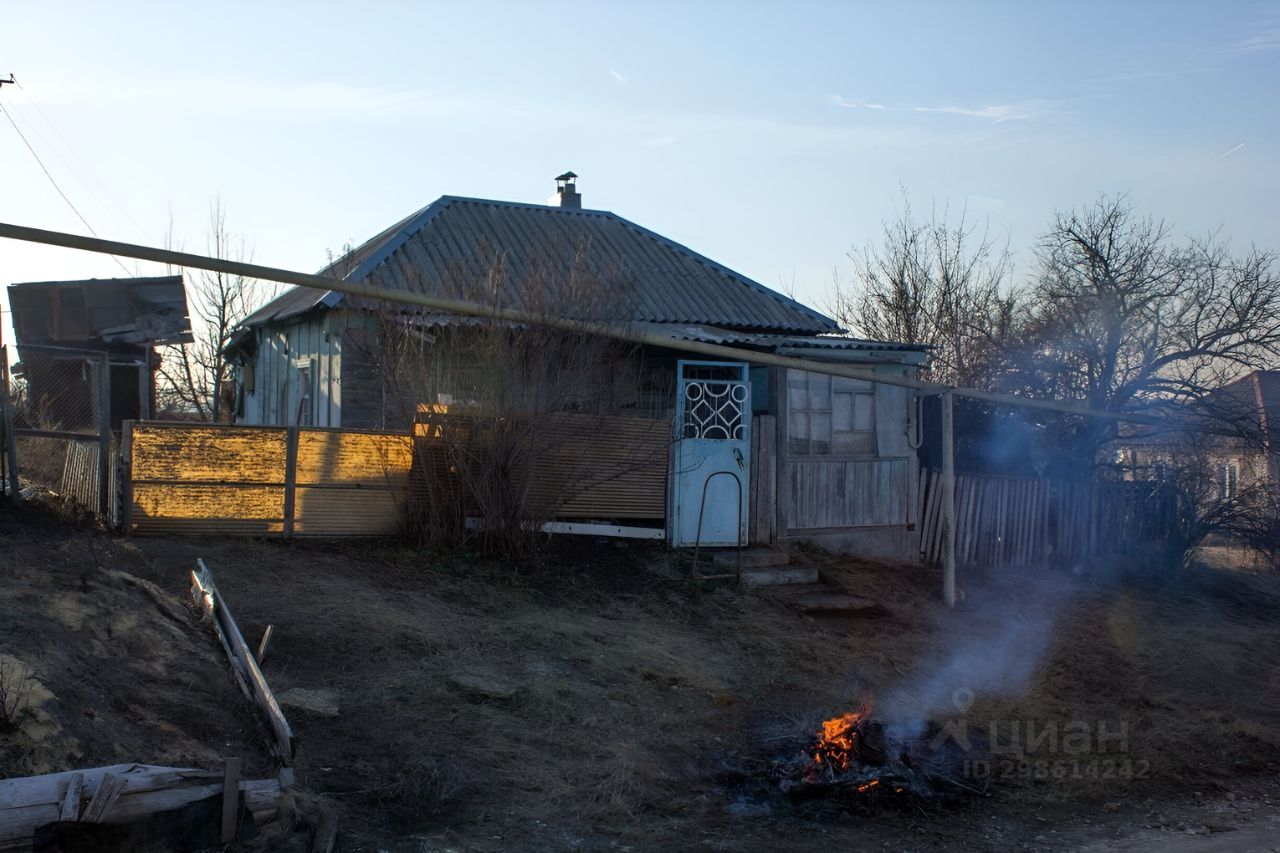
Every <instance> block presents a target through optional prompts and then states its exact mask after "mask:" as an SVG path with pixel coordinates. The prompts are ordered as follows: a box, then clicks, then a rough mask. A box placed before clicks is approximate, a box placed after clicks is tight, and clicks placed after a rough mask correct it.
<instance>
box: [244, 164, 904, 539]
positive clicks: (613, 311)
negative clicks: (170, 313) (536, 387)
mask: <svg viewBox="0 0 1280 853" xmlns="http://www.w3.org/2000/svg"><path fill="white" fill-rule="evenodd" d="M574 178H575V176H573V175H572V174H567V175H563V176H561V178H560V179H558V181H559V186H558V201H559V203H558V204H549V205H535V204H522V203H516V202H506V201H491V200H485V199H476V198H462V197H457V196H443V197H441V198H439V199H437V200H436V201H434V202H432V203H431V204H429V205H427V206H426V207H425V208H423V209H422V210H419V211H417V212H416V213H414V214H412V215H410V216H408V217H406V218H405V219H403V220H401V221H400V222H398V223H396V224H394V225H392V226H391V227H389V228H387V229H386V230H385V231H383V232H382V233H381V234H378V235H377V236H375V237H373V238H372V239H370V240H368V241H367V242H365V243H364V244H362V245H360V246H358V247H356V248H355V249H353V250H352V251H350V252H349V253H347V254H346V255H345V256H344V257H342V258H340V259H338V260H337V261H335V262H333V263H332V264H330V265H329V266H328V267H326V268H325V269H324V270H322V272H321V274H322V275H326V276H331V277H338V278H342V279H345V280H347V281H352V282H364V283H368V284H371V285H376V286H379V287H384V288H392V289H398V290H415V291H422V292H428V293H433V294H437V295H446V296H461V297H465V298H470V299H488V300H492V302H493V304H498V305H502V306H505V307H520V308H526V309H536V308H538V306H539V305H542V306H544V307H545V303H546V300H547V299H548V295H547V294H548V293H549V292H551V293H552V294H553V295H556V296H557V297H558V298H561V299H564V298H565V293H568V294H569V297H568V300H567V301H565V302H564V303H563V306H564V309H565V310H568V311H572V310H577V308H576V307H577V306H579V305H580V304H581V299H582V298H584V297H582V296H581V295H580V289H579V285H580V283H581V281H582V280H584V279H589V280H591V281H594V282H596V283H597V284H598V285H601V286H598V287H597V288H596V289H595V290H594V291H593V292H592V293H591V295H589V296H588V297H585V298H588V299H594V300H596V303H595V305H594V307H592V308H591V310H590V311H587V309H582V310H583V311H584V312H585V313H587V314H590V315H591V316H590V319H593V320H596V321H604V322H617V323H620V324H626V325H628V326H630V327H633V328H640V329H644V330H646V331H650V332H655V333H657V334H659V335H661V336H663V337H666V338H669V339H670V340H671V341H672V342H673V345H674V344H676V343H677V342H680V341H703V342H711V343H716V344H723V345H727V346H731V347H734V348H737V349H741V350H743V351H744V352H768V353H780V354H785V355H795V356H803V357H805V358H810V359H817V360H822V361H829V362H838V363H847V364H857V365H863V366H867V367H870V368H872V369H873V370H875V371H877V372H882V373H885V374H892V375H895V376H902V375H914V374H915V372H916V370H917V367H918V366H919V365H920V364H922V363H923V361H924V359H925V357H926V353H925V352H924V348H923V347H920V346H915V345H908V344H900V343H892V342H875V341H863V340H856V339H852V338H849V337H844V336H841V335H840V334H839V332H840V330H839V329H838V328H837V325H836V323H835V321H834V320H832V319H831V318H829V317H826V316H824V315H823V314H821V313H819V312H817V311H814V310H813V309H811V308H808V307H806V306H804V305H801V304H800V303H798V302H796V301H795V300H793V299H790V298H788V297H786V296H784V295H783V294H781V293H778V292H776V291H774V290H771V289H770V288H768V287H765V286H764V285H762V284H760V283H758V282H756V281H753V280H751V279H750V278H747V277H746V276H744V275H741V274H739V273H737V272H734V271H733V270H731V269H729V268H727V267H725V266H723V265H721V264H718V263H716V262H715V261H712V260H710V259H708V258H706V257H704V256H702V255H700V254H698V253H697V252H694V251H692V250H691V249H688V248H686V247H685V246H682V245H680V244H679V243H676V242H675V241H673V240H670V239H668V238H666V237H663V236H661V235H659V234H656V233H654V232H652V231H649V230H648V229H645V228H643V227H641V226H639V225H637V224H635V223H633V222H630V221H628V220H626V219H623V218H622V217H620V216H618V215H616V214H614V213H610V212H608V211H602V210H590V209H584V208H582V206H581V196H580V195H579V193H578V192H577V189H576V186H575V182H574ZM548 282H550V285H549V284H548ZM575 300H577V301H575ZM605 315H607V316H605ZM388 318H390V320H391V321H393V322H398V323H401V324H402V325H403V326H404V328H405V329H406V330H407V333H409V334H412V335H414V336H415V340H419V341H424V342H427V346H428V350H429V352H430V353H431V355H430V358H429V359H428V363H426V364H424V365H423V366H422V370H423V371H426V372H431V371H435V370H439V369H440V365H444V364H452V365H454V366H455V367H457V366H458V365H460V364H461V365H462V366H463V367H465V362H466V356H465V355H460V354H459V353H464V352H465V345H464V344H465V340H466V337H467V334H468V332H467V330H468V327H473V326H474V325H475V323H476V321H475V320H473V319H468V318H460V317H454V316H440V315H426V314H423V313H413V314H410V313H401V312H399V311H394V310H390V311H389V310H388V309H386V308H385V307H383V308H379V307H378V306H375V305H372V304H369V303H367V302H365V301H363V300H358V299H354V298H351V297H348V296H344V295H343V294H340V293H336V292H327V293H324V292H318V291H316V290H314V289H307V288H295V289H292V290H289V291H286V292H285V293H283V294H281V295H280V296H279V297H278V298H277V299H275V300H273V301H272V302H270V303H268V304H267V305H265V306H264V307H263V308H261V309H260V310H258V311H256V312H255V313H254V314H253V315H252V316H250V317H248V318H247V319H246V320H245V321H244V322H243V324H242V325H241V327H240V329H239V331H238V332H237V335H236V337H235V340H234V343H233V347H232V349H233V361H235V362H236V363H237V365H238V367H237V382H238V394H239V404H238V405H239V416H238V419H239V421H240V422H242V423H246V424H273V425H282V424H283V425H307V426H325V427H342V428H353V427H357V428H380V429H406V428H408V427H409V425H410V424H409V422H408V421H409V420H410V419H411V413H412V411H413V409H412V407H411V406H410V407H406V406H404V405H402V404H403V403H404V402H405V401H403V400H397V399H395V398H396V397H397V392H395V391H394V390H392V389H390V388H389V387H388V384H387V382H386V381H385V377H384V376H382V375H380V371H383V370H385V365H386V363H387V362H388V361H389V356H387V355H386V353H385V351H384V350H381V349H379V347H380V346H384V345H383V344H380V343H379V338H378V337H377V335H376V334H374V331H375V329H376V328H377V327H378V324H379V323H383V324H385V323H386V322H387V320H388ZM518 367H519V366H515V365H513V366H511V369H518ZM464 372H465V371H458V370H455V371H454V373H453V375H455V376H456V375H461V373H464ZM463 384H465V383H463ZM591 393H594V394H596V395H599V396H604V395H608V396H609V398H610V400H611V411H614V412H616V413H618V414H621V415H626V416H628V417H632V418H649V419H653V420H655V421H668V422H670V421H672V420H673V419H674V421H675V424H676V428H675V429H673V430H672V431H671V435H672V436H673V442H672V449H671V460H670V462H669V464H667V465H666V467H667V475H666V477H667V483H668V489H667V495H666V498H665V506H664V505H663V501H662V499H661V498H660V499H659V501H658V504H657V506H658V509H657V510H653V509H650V510H647V512H648V513H649V517H646V518H638V517H636V516H635V515H625V514H622V513H621V512H619V513H617V514H614V515H612V516H607V517H602V518H601V519H597V520H611V521H614V522H624V523H627V524H630V525H649V526H651V527H661V528H663V529H665V531H666V536H667V538H668V540H669V541H671V542H672V543H674V544H677V545H683V544H693V542H694V541H695V540H696V539H698V538H699V534H698V531H697V529H696V528H697V525H698V522H697V518H698V515H699V513H700V512H701V506H702V504H703V503H704V501H703V496H704V495H705V496H706V500H705V505H706V506H708V507H710V509H708V510H706V512H705V516H706V517H705V518H703V519H702V522H701V524H702V531H701V536H700V538H701V541H702V542H703V543H707V544H713V545H717V544H718V545H725V544H732V543H734V542H735V541H737V540H738V539H739V536H740V531H745V530H746V529H747V527H748V525H747V523H746V519H747V518H748V517H751V518H752V519H753V521H752V523H751V524H750V529H751V531H752V534H751V535H752V538H753V539H755V540H756V541H762V542H776V541H793V540H796V539H801V538H804V539H815V540H819V541H822V542H824V543H826V544H828V545H831V546H834V547H839V548H845V549H852V550H857V551H862V552H868V553H881V554H892V555H896V556H902V557H912V556H914V555H915V554H916V553H917V547H918V546H917V543H916V541H915V535H914V534H913V533H912V532H911V530H912V526H913V525H914V523H915V512H916V496H915V488H916V486H915V484H916V481H917V477H916V472H917V464H916V452H915V449H914V445H915V442H913V440H912V432H913V430H914V419H913V409H914V407H913V403H912V399H911V397H910V395H909V394H908V392H907V391H906V389H903V388H899V387H892V386H888V385H882V384H872V383H868V382H861V381H856V380H849V379H841V378H832V377H830V376H827V375H823V374H816V373H807V372H803V371H795V370H784V369H781V368H775V367H750V366H749V365H747V364H746V363H745V362H741V363H739V362H732V361H730V362H708V361H707V360H705V359H702V360H700V359H697V358H694V357H690V356H688V355H686V354H683V353H681V352H680V351H679V350H677V349H675V348H674V346H673V348H664V347H643V348H641V349H640V350H639V351H638V352H636V353H634V354H633V355H632V356H631V357H630V358H629V359H628V360H627V362H626V363H625V364H621V365H618V366H617V368H616V370H615V371H614V374H613V376H612V377H611V378H610V379H609V380H608V381H606V382H601V383H599V387H596V388H594V389H592V391H591ZM420 396H427V397H429V399H417V400H411V401H409V402H410V403H417V404H424V405H433V404H434V405H441V406H448V405H453V404H458V403H464V402H465V401H466V400H467V399H468V392H467V389H466V388H465V387H445V386H443V385H442V386H439V387H435V386H433V393H431V394H430V395H420ZM753 415H754V416H755V421H754V424H755V425H756V426H757V427H759V429H757V430H753V428H752V426H753V418H752V416H753ZM762 419H763V420H762ZM773 424H776V429H775V428H772V425H773ZM766 427H767V428H766ZM663 429H665V427H664V428H663ZM753 432H754V433H756V434H754V435H753ZM761 442H764V443H765V445H766V446H764V447H763V448H761ZM762 451H763V452H762ZM753 454H754V455H753ZM752 459H756V460H762V459H763V460H765V461H757V463H756V465H754V466H753V465H752V464H751V460H752ZM690 460H693V461H692V462H691V461H690ZM763 467H767V468H768V470H767V471H766V470H756V469H760V468H763ZM720 474H724V475H726V476H719V475H720ZM735 480H736V481H738V484H740V486H741V492H742V500H743V505H742V510H741V512H742V515H741V517H739V518H735V514H736V504H737V498H738V494H737V490H738V487H737V485H735V484H734V481H735ZM598 511H600V510H598ZM604 511H607V510H604ZM762 512H763V513H765V514H767V515H768V516H769V517H768V518H767V519H763V520H761V519H760V514H761V513H762ZM726 513H727V515H726ZM658 514H661V516H662V517H654V516H655V515H658Z"/></svg>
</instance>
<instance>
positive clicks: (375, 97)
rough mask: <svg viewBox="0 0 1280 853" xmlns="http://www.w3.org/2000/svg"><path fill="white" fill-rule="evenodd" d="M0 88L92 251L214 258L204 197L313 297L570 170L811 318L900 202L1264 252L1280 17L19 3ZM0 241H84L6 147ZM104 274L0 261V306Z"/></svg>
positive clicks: (1, 60) (1001, 230)
mask: <svg viewBox="0 0 1280 853" xmlns="http://www.w3.org/2000/svg"><path fill="white" fill-rule="evenodd" d="M9 72H12V73H13V74H15V75H16V76H17V78H18V81H19V82H20V83H21V84H22V85H23V89H19V88H18V87H16V86H4V87H0V104H2V105H3V106H4V107H5V108H6V109H8V110H10V111H11V113H12V115H13V116H14V118H15V120H16V121H17V122H18V124H19V126H20V127H22V129H23V131H24V132H25V133H26V135H27V138H28V139H29V140H30V141H31V143H32V145H33V146H34V147H35V148H36V150H37V152H38V153H39V154H40V156H41V157H42V158H43V159H44V162H45V165H46V166H47V167H48V168H49V170H50V171H51V172H52V173H53V175H54V177H55V178H56V179H57V181H58V183H59V184H60V185H61V187H62V189H63V190H64V191H65V192H66V194H67V195H68V196H69V197H70V198H71V200H72V201H73V202H74V203H75V204H76V206H77V207H79V209H80V210H81V212H82V213H83V214H84V216H85V218H86V219H87V220H88V221H89V223H90V224H91V225H92V226H93V228H94V229H95V230H96V231H97V232H98V233H99V234H100V235H101V236H104V237H111V238H117V239H122V240H128V241H137V242H146V243H152V244H159V243H160V242H161V241H162V239H163V236H164V234H165V231H166V229H167V227H168V223H169V218H170V213H171V212H172V217H173V221H174V231H175V234H176V240H177V242H179V243H181V244H182V245H183V246H184V247H185V248H187V249H189V250H194V251H199V250H202V249H203V245H204V231H205V228H206V221H207V208H208V204H209V200H210V198H211V197H212V196H214V195H220V196H221V198H222V200H223V203H224V204H225V206H226V208H227V210H228V215H229V224H230V225H231V227H232V229H233V230H235V231H237V232H240V233H242V234H243V235H244V237H245V238H246V240H247V241H248V243H249V244H251V245H252V247H253V251H254V259H255V260H257V261H259V262H262V263H267V264H273V265H279V266H285V267H292V268H299V269H303V270H308V271H310V270H315V269H317V268H319V267H320V266H321V265H322V264H323V263H324V261H325V256H326V250H338V249H340V247H341V246H342V245H343V243H345V242H347V241H360V240H363V239H365V238H367V237H369V236H371V235H372V234H374V233H375V232H377V231H379V230H380V229H382V228H384V227H385V226H387V225H389V224H391V223H392V222H394V221H396V220H397V219H399V218H400V217H402V216H404V215H405V214H407V213H409V212H411V211H413V210H416V209H417V208H419V207H421V206H423V205H425V204H427V203H428V202H430V201H431V200H433V199H435V198H436V197H438V196H440V195H443V194H454V195H471V196H481V197H488V198H500V199H511V200H517V201H525V202H541V201H544V200H546V199H547V198H548V197H549V196H550V195H551V192H552V190H553V182H552V178H553V177H554V176H555V175H557V174H559V173H560V172H562V171H564V170H566V169H572V170H574V171H575V172H577V173H578V174H579V175H581V176H582V177H581V180H580V183H579V186H580V189H581V191H582V193H583V196H584V201H585V204H586V206H588V207H598V208H604V209H608V210H613V211H615V212H617V213H618V214H620V215H622V216H625V217H628V218H630V219H632V220H634V221H636V222H638V223H640V224H642V225H644V226H646V227H648V228H651V229H654V230H656V231H658V232H660V233H662V234H665V235H667V236H669V237H671V238H673V239H675V240H678V241H680V242H682V243H685V244H686V245H688V246H690V247H692V248H694V249H696V250H698V251H700V252H703V253H704V254H707V255H709V256H710V257H712V258H714V259H716V260H718V261H720V262H722V263H725V264H727V265H728V266H730V267H733V268H735V269H737V270H739V271H741V272H743V273H745V274H747V275H750V276H753V277H754V278H756V279H758V280H760V281H762V282H764V283H766V284H769V285H771V286H775V287H777V286H779V284H780V283H785V285H786V287H787V288H791V287H794V291H795V294H796V295H797V297H798V298H800V299H801V300H802V301H805V302H808V303H810V304H813V305H815V306H818V307H822V306H823V305H824V304H825V302H826V300H827V299H828V295H829V291H830V283H831V277H832V271H833V270H835V269H837V268H839V269H840V271H841V272H842V273H843V274H845V275H846V277H847V274H848V270H849V263H848V261H847V259H846V257H845V254H846V252H848V251H849V249H850V248H851V247H853V246H854V245H859V244H862V243H864V242H865V241H866V240H867V239H869V238H872V237H874V236H875V235H876V234H877V232H878V229H879V224H880V222H881V220H883V219H885V218H889V217H892V216H893V214H894V210H895V204H896V202H897V195H898V192H897V187H898V185H899V184H902V185H904V186H905V187H906V188H907V189H908V190H909V192H910V193H911V195H912V198H913V201H914V202H915V204H916V205H917V207H922V208H927V206H928V205H929V204H930V203H931V202H932V201H934V200H936V201H937V202H938V203H943V202H949V203H950V205H951V206H952V207H953V208H958V207H960V206H962V205H967V206H968V210H969V213H970V215H971V216H975V215H976V216H978V217H980V218H981V221H982V222H984V223H989V227H990V229H991V231H992V232H993V233H994V234H996V235H1000V236H1001V237H1003V236H1004V235H1006V234H1007V235H1008V237H1009V239H1010V240H1011V243H1012V246H1013V247H1014V249H1015V250H1017V251H1019V252H1021V253H1022V254H1021V255H1020V257H1021V258H1023V259H1025V250H1026V247H1027V246H1029V245H1030V244H1031V243H1032V242H1033V240H1034V238H1035V236H1036V235H1037V234H1038V233H1039V232H1040V231H1041V230H1042V229H1043V227H1044V224H1045V222H1046V221H1047V220H1048V218H1049V216H1050V215H1051V213H1052V212H1053V210H1054V209H1055V208H1067V207H1071V206H1074V205H1079V204H1084V203H1088V202H1089V201H1090V200H1092V199H1093V198H1094V197H1095V196H1096V195H1097V194H1098V193H1099V192H1104V191H1105V192H1128V193H1130V194H1131V196H1132V199H1133V201H1134V202H1135V204H1136V205H1137V206H1138V207H1139V208H1141V209H1143V210H1145V211H1149V212H1152V213H1154V214H1156V215H1158V216H1163V217H1165V218H1166V219H1168V220H1169V221H1170V222H1172V223H1173V224H1174V225H1175V227H1176V228H1177V229H1178V230H1179V231H1180V232H1184V233H1203V232H1204V231H1207V230H1210V229H1218V228H1221V229H1222V231H1223V233H1225V234H1227V235H1230V236H1231V237H1232V238H1233V240H1234V241H1235V242H1236V244H1237V245H1240V246H1241V247H1244V246H1247V245H1248V244H1249V243H1251V242H1256V243H1258V244H1259V245H1262V246H1266V247H1269V248H1274V249H1280V169H1278V168H1277V167H1278V166H1280V157H1278V156H1277V154H1278V153H1280V141H1278V139H1280V134H1278V133H1277V131H1278V130H1280V96H1278V95H1277V93H1278V92H1280V3H1274V2H1272V3H1262V2H1245V3H1229V2H1214V3H1210V2H1205V3H1201V4H1191V3H1172V2H1161V3H1136V2H1134V3H1085V2H1069V3H1068V2H1063V3H995V2H990V3H973V2H969V3H959V2H955V3H887V2H886V3H852V2H844V3H803V2H790V3H786V4H783V3H776V4H765V3H759V4H756V3H713V2H688V3H679V4H677V3H671V4H664V3H659V2H652V0H646V2H632V3H621V2H609V3H549V2H548V3H533V2H529V3H519V4H515V3H512V4H501V3H488V4H486V3H480V2H468V3H461V2H458V3H430V4H429V3H409V2H402V3H395V2H384V3H379V2H363V3H358V4H357V3H346V4H329V3H320V2H306V3H303V2H296V3H293V2H279V3H266V2H258V3H236V2H218V3H208V2H203V3H200V2H182V3H173V2H167V3H155V4H149V3H132V2H125V0H122V1H121V2H115V3H85V4H75V3H70V2H55V0H45V2H38V3H36V2H8V3H6V4H5V5H4V7H3V9H0V76H4V75H7V74H8V73H9ZM37 107H38V109H37ZM0 221H5V222H11V223H18V224H24V225H33V226H38V227H44V228H53V229H60V230H69V231H77V232H81V233H83V232H84V231H85V228H84V226H83V225H82V224H81V223H80V222H79V221H78V220H77V219H76V217H75V216H74V214H72V213H71V211H70V210H69V209H68V208H67V206H66V204H65V203H64V202H63V201H62V200H61V199H60V198H59V197H58V196H57V194H56V193H55V191H54V190H53V188H52V187H51V186H50V184H49V183H48V181H47V179H46V178H45V177H44V175H43V174H42V173H41V172H40V169H39V167H38V166H37V165H36V163H35V161H34V160H33V158H32V156H31V154H30V153H29V152H28V151H27V150H26V148H25V147H24V145H23V143H22V142H21V140H20V139H19V138H18V136H17V134H16V133H15V132H14V130H13V128H12V127H11V126H10V125H9V124H8V122H7V121H5V120H3V118H0ZM130 265H131V266H132V262H131V263H130ZM1022 268H1023V269H1024V270H1025V268H1026V265H1025V263H1024V264H1023V267H1022ZM141 271H142V272H144V273H146V272H155V271H156V270H155V269H154V268H148V267H146V266H145V265H144V266H143V267H141ZM122 274H123V273H122V272H121V271H120V269H119V268H118V267H116V266H115V265H114V264H113V263H112V262H111V261H110V260H109V259H106V258H100V257H95V256H91V255H85V254H81V253H75V252H70V251H66V250H55V249H49V248H37V247H30V246H27V245H23V244H17V243H13V242H10V241H0V279H3V281H2V282H0V283H9V282H13V281H26V280H38V279H58V278H74V277H81V276H90V275H97V276H111V275H122ZM5 307H6V308H7V300H6V301H5ZM6 325H7V323H6ZM6 337H8V334H7V329H6ZM10 340H11V338H10Z"/></svg>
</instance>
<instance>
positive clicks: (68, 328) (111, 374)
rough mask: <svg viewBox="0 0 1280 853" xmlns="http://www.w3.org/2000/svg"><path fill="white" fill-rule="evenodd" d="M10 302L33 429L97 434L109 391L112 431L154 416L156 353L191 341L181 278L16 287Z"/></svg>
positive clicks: (18, 370) (18, 371)
mask: <svg viewBox="0 0 1280 853" xmlns="http://www.w3.org/2000/svg"><path fill="white" fill-rule="evenodd" d="M9 305H10V308H11V311H12V316H13V328H14V334H15V336H16V337H17V345H18V357H19V359H20V362H19V363H18V364H17V365H15V367H14V374H15V375H16V376H18V377H20V378H22V379H23V380H24V383H25V395H26V399H27V400H28V402H29V403H30V406H31V411H30V412H27V413H26V414H27V415H29V416H30V418H32V419H33V422H32V423H31V424H26V425H27V426H32V427H35V426H39V427H41V428H47V429H54V430H62V431H71V432H79V431H88V432H92V433H97V432H98V430H99V425H100V423H101V414H100V411H101V402H102V399H103V396H104V391H105V396H106V397H108V398H109V403H108V412H107V416H108V422H109V424H110V426H111V430H112V431H113V432H118V431H119V430H120V425H121V423H122V422H123V421H125V420H135V419H139V418H149V417H151V416H152V413H153V412H154V410H155V394H156V382H155V372H156V369H157V367H158V365H159V357H158V355H157V353H156V351H155V348H156V347H157V346H160V345H164V344H176V343H188V342H190V341H191V340H192V337H191V321H190V318H189V317H188V315H187V300H186V294H185V291H184V290H183V285H182V276H180V275H176V276H162V277H154V278H114V279H89V280H86V281H41V282H24V283H20V284H12V285H10V286H9ZM104 364H105V365H108V367H107V370H106V372H105V373H104V372H103V369H102V366H103V365H104Z"/></svg>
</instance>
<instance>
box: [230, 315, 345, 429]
mask: <svg viewBox="0 0 1280 853" xmlns="http://www.w3.org/2000/svg"><path fill="white" fill-rule="evenodd" d="M335 318H336V315H335V314H334V312H324V313H318V314H312V315H310V316H307V317H304V318H302V319H300V320H299V321H297V322H293V323H287V324H282V325H278V326H265V327H262V328H260V329H258V330H257V331H256V334H257V336H258V340H257V344H258V348H257V353H256V355H255V356H254V361H253V377H252V388H251V389H250V388H249V387H248V385H247V384H246V385H245V388H244V411H243V413H242V414H241V416H240V418H239V420H240V422H241V423H245V424H261V425H269V426H323V427H336V426H341V425H342V382H341V360H342V343H341V340H342V336H341V334H337V333H335V330H334V328H333V324H334V320H335ZM246 378H247V377H246V376H245V375H244V374H243V373H242V375H241V381H242V383H244V382H245V380H246Z"/></svg>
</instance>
